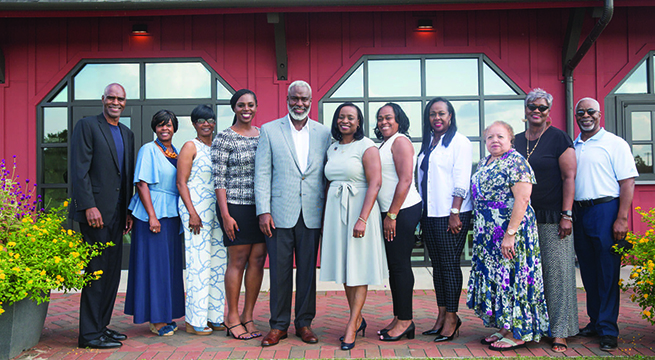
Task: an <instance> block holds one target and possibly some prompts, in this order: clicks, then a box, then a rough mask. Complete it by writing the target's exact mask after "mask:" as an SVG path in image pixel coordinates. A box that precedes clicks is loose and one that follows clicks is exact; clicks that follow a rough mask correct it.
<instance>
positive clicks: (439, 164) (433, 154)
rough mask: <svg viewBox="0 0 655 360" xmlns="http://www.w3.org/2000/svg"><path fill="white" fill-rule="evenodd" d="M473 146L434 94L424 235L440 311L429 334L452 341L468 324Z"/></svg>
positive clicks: (425, 156)
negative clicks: (465, 258) (465, 270)
mask: <svg viewBox="0 0 655 360" xmlns="http://www.w3.org/2000/svg"><path fill="white" fill-rule="evenodd" d="M472 154H473V152H472V146H471V142H470V141H469V139H468V138H467V137H466V136H464V135H462V134H460V133H458V132H457V124H456V121H455V109H454V108H453V105H452V104H451V103H450V101H448V100H446V99H444V98H440V97H438V98H435V99H432V100H431V101H430V102H429V103H428V104H427V106H426V107H425V111H424V112H423V144H422V145H421V151H420V153H419V156H418V160H417V163H418V171H417V173H418V183H419V191H420V193H421V197H422V199H423V218H422V220H421V226H422V228H423V239H424V242H425V243H426V245H427V248H428V252H429V254H430V259H431V261H432V268H433V272H432V277H433V281H434V291H435V293H436V296H437V306H438V307H439V315H438V316H437V320H436V322H435V324H434V326H433V328H432V329H430V330H427V331H424V332H423V334H424V335H437V337H436V338H435V339H434V341H435V342H442V341H450V340H452V339H453V338H454V336H455V335H456V333H457V331H458V330H459V327H460V326H461V324H462V321H461V319H460V318H459V317H458V316H457V309H458V305H459V296H460V294H461V292H462V270H461V267H460V257H461V254H462V249H463V248H464V244H465V242H466V235H467V233H468V231H469V229H470V227H471V213H472V211H471V210H472V203H471V195H470V183H471V168H472V156H473V155H472Z"/></svg>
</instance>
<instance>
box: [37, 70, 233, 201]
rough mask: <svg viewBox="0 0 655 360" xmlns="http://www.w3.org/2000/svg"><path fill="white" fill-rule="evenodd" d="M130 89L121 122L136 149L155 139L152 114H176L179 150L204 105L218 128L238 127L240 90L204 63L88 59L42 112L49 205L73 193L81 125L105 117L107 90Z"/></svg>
mask: <svg viewBox="0 0 655 360" xmlns="http://www.w3.org/2000/svg"><path fill="white" fill-rule="evenodd" d="M113 82H117V83H120V84H121V85H123V86H124V87H125V91H126V93H127V106H126V108H125V111H123V114H122V116H121V120H120V121H121V122H122V123H123V124H125V125H127V126H128V127H130V129H131V130H132V131H133V132H134V134H135V141H136V144H135V146H136V149H135V150H137V151H138V149H139V147H140V146H141V145H143V144H144V143H146V142H148V141H152V140H153V139H154V134H153V133H152V130H151V129H150V119H151V118H152V115H153V114H154V113H155V112H157V111H158V110H160V109H169V110H171V111H173V112H174V113H175V114H176V115H177V116H178V120H179V124H180V126H179V129H178V131H177V133H175V136H174V137H173V145H175V146H176V147H177V148H178V149H180V148H181V147H182V145H183V144H184V142H185V141H187V140H189V139H192V138H193V137H195V131H194V130H193V127H192V126H191V121H190V114H191V110H193V108H194V107H196V106H197V105H199V104H209V105H212V106H214V108H215V109H216V114H217V117H218V119H217V120H218V124H217V126H216V129H224V128H226V127H228V126H230V125H231V124H232V110H231V108H230V105H229V103H230V98H231V97H232V94H233V93H234V90H233V89H232V88H231V87H230V86H229V85H228V84H227V83H226V82H225V81H224V80H223V79H222V78H221V77H220V76H219V75H218V74H217V73H216V72H214V71H213V70H212V69H211V68H210V67H209V66H208V65H207V64H206V63H204V62H203V61H202V60H198V59H166V60H151V59H138V60H120V61H110V60H88V61H84V62H82V63H80V64H78V65H77V66H76V67H75V68H74V69H73V71H71V72H70V73H69V74H68V75H67V76H66V77H65V78H64V80H62V81H61V82H60V83H59V84H58V85H57V86H56V87H55V89H53V91H52V92H51V93H50V94H48V96H46V98H45V100H44V101H42V102H41V103H40V104H39V107H38V109H37V111H38V112H37V134H38V141H37V146H38V149H37V150H38V154H37V176H38V179H39V182H38V184H39V192H40V194H41V196H43V199H44V204H45V205H46V206H49V205H51V204H52V205H58V204H60V203H61V202H62V201H63V200H64V199H66V198H67V197H68V194H69V183H68V169H69V167H68V159H69V137H70V135H71V133H72V130H73V126H74V124H75V123H76V122H77V120H79V119H81V118H82V117H84V116H90V115H97V114H99V113H100V112H102V103H101V100H100V98H101V96H102V93H103V90H104V88H105V86H107V85H108V84H110V83H113Z"/></svg>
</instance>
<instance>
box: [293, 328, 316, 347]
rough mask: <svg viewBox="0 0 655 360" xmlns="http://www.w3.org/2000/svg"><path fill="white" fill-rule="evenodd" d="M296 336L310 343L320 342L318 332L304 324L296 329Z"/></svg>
mask: <svg viewBox="0 0 655 360" xmlns="http://www.w3.org/2000/svg"><path fill="white" fill-rule="evenodd" d="M296 336H297V337H299V338H301V339H302V341H304V342H306V343H308V344H316V343H317V342H318V337H316V334H314V332H313V331H312V329H311V328H310V327H309V326H303V327H301V328H299V329H296Z"/></svg>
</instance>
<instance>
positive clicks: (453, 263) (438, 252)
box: [421, 211, 472, 312]
mask: <svg viewBox="0 0 655 360" xmlns="http://www.w3.org/2000/svg"><path fill="white" fill-rule="evenodd" d="M471 214H472V212H471V211H467V212H463V213H460V214H459V219H460V220H461V221H462V230H461V231H460V232H459V233H457V234H452V233H450V232H448V231H447V230H448V218H449V217H448V216H445V217H427V216H424V217H423V219H422V220H421V227H422V228H423V240H424V242H425V244H426V245H427V247H428V253H429V254H430V261H431V262H432V280H433V282H434V292H435V295H436V296H437V306H440V307H445V308H446V311H447V312H457V309H458V307H459V296H460V294H461V293H462V268H461V266H460V257H461V256H462V250H463V249H464V244H465V243H466V236H467V234H468V231H469V229H470V228H471Z"/></svg>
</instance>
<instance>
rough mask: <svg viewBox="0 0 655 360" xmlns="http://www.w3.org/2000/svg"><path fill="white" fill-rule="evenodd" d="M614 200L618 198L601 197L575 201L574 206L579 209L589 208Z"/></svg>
mask: <svg viewBox="0 0 655 360" xmlns="http://www.w3.org/2000/svg"><path fill="white" fill-rule="evenodd" d="M614 199H618V198H615V197H613V196H605V197H601V198H598V199H591V200H580V201H576V202H575V204H576V205H578V206H580V207H590V206H594V205H600V204H604V203H607V202H610V201H612V200H614Z"/></svg>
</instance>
